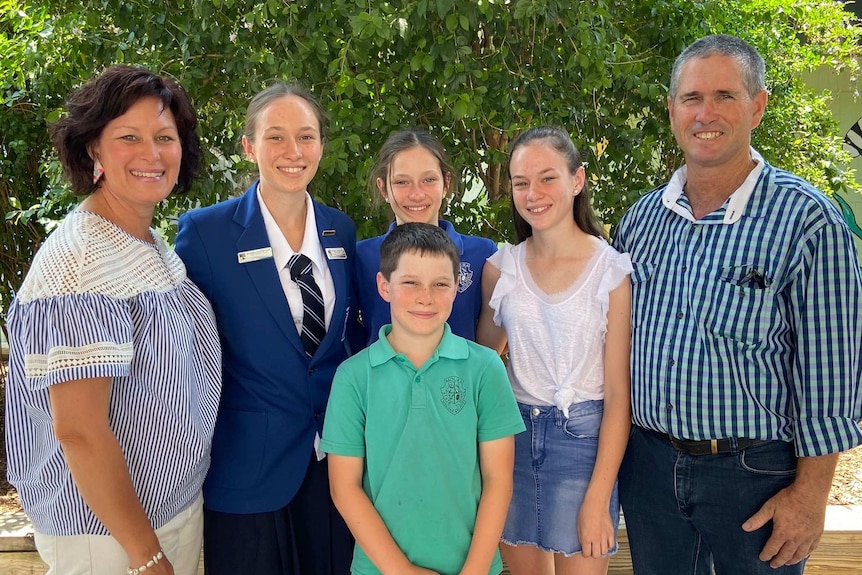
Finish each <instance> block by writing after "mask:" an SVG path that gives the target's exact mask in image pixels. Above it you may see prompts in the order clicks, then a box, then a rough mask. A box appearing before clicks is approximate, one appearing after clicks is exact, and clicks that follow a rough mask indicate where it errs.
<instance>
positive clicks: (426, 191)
mask: <svg viewBox="0 0 862 575" xmlns="http://www.w3.org/2000/svg"><path fill="white" fill-rule="evenodd" d="M454 173H455V172H454V170H453V169H452V166H451V165H450V164H449V161H448V159H447V157H446V151H445V150H444V149H443V146H442V145H441V144H440V142H439V141H438V140H437V138H435V137H434V136H432V135H431V134H429V133H428V132H425V131H422V130H399V131H397V132H393V133H392V134H390V136H389V138H387V140H386V142H385V143H384V144H383V146H382V147H381V148H380V151H379V152H378V154H377V161H376V162H375V164H374V166H373V168H372V169H371V172H370V174H369V186H370V187H371V189H372V191H375V192H378V193H380V195H381V197H382V198H383V200H384V201H385V202H386V203H388V204H389V206H390V208H391V209H392V213H393V215H394V216H395V221H394V222H392V224H391V225H390V226H389V229H388V230H387V231H386V233H385V234H383V235H380V236H377V237H374V238H370V239H367V240H363V241H361V242H358V243H357V244H356V266H357V284H358V289H359V306H360V309H361V310H362V321H363V324H364V325H365V330H366V336H367V342H366V343H367V344H368V345H370V344H371V343H373V342H375V341H377V338H378V332H379V331H380V328H381V327H382V326H383V325H385V324H388V323H390V321H389V320H390V317H389V304H388V303H386V302H385V301H383V299H382V298H381V297H380V295H379V294H378V293H377V282H376V277H377V272H378V271H379V270H380V244H381V243H383V240H384V238H385V237H386V236H387V235H388V234H389V232H390V231H392V230H393V229H394V228H395V226H398V225H401V224H403V223H405V222H423V223H427V224H436V225H438V226H440V227H441V228H443V230H445V231H446V233H447V234H448V235H449V237H450V238H451V239H452V241H453V242H455V245H456V246H457V247H458V251H459V252H460V254H461V262H460V269H459V277H458V293H457V295H456V297H455V304H454V306H453V308H452V315H451V316H450V317H449V326H450V327H451V329H452V332H453V333H454V334H456V335H459V336H461V337H464V338H467V339H469V340H472V341H475V339H476V323H477V322H478V319H479V312H480V311H481V310H482V285H481V284H482V282H481V277H482V268H483V266H484V265H485V260H486V259H487V258H488V257H489V256H491V255H492V254H493V253H494V252H496V251H497V246H496V244H494V242H492V241H491V240H489V239H487V238H480V237H476V236H468V235H463V234H459V233H458V232H456V231H455V228H454V227H453V226H452V224H451V223H450V222H448V221H446V220H442V219H439V218H440V208H441V206H442V205H443V199H444V198H445V197H446V196H447V195H448V193H449V191H450V189H451V187H452V182H453V175H454Z"/></svg>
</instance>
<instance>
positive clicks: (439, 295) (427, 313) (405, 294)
mask: <svg viewBox="0 0 862 575" xmlns="http://www.w3.org/2000/svg"><path fill="white" fill-rule="evenodd" d="M456 290H457V284H456V283H455V275H454V273H453V270H452V260H450V259H449V258H448V257H447V256H445V255H442V254H437V255H432V254H426V255H419V252H418V251H415V252H405V253H403V254H401V257H400V258H399V259H398V265H397V266H396V268H395V270H394V271H393V272H392V274H391V275H390V277H389V279H388V280H387V279H386V278H385V277H383V274H381V273H378V274H377V291H378V292H379V293H380V297H382V298H383V299H384V300H386V301H387V302H389V308H390V313H391V316H392V334H393V335H395V336H396V337H398V336H400V335H405V336H413V337H415V336H420V337H421V336H436V335H439V334H440V332H441V331H442V329H443V324H444V323H445V322H446V320H447V319H449V314H450V313H452V303H453V302H454V301H455V293H456Z"/></svg>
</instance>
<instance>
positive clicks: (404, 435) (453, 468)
mask: <svg viewBox="0 0 862 575" xmlns="http://www.w3.org/2000/svg"><path fill="white" fill-rule="evenodd" d="M391 329H392V327H391V325H388V324H387V325H385V326H383V327H382V328H381V329H380V339H378V340H377V341H376V342H374V343H373V344H372V345H371V346H370V347H368V348H366V349H365V350H363V351H361V352H360V353H358V354H357V355H355V356H353V357H351V358H350V359H348V360H347V361H345V362H344V363H342V364H341V366H340V367H339V368H338V371H337V372H336V374H335V379H334V381H333V383H332V394H331V395H330V397H329V404H328V406H327V409H326V421H325V424H324V427H323V440H322V441H321V443H320V447H321V449H322V450H323V451H326V452H328V453H334V454H337V455H347V456H351V457H364V458H365V470H364V472H363V476H362V486H363V489H364V490H365V493H367V494H368V497H369V499H371V502H372V503H373V504H374V507H375V508H376V509H377V512H378V513H379V514H380V516H381V517H382V518H383V522H384V523H385V524H386V527H387V528H388V529H389V532H390V533H391V534H392V537H393V539H395V542H396V543H397V544H398V546H399V547H400V548H401V550H402V551H403V552H404V554H405V555H406V556H407V558H408V559H409V560H410V561H411V562H412V563H413V564H415V565H419V566H422V567H425V568H428V569H432V570H434V571H437V572H438V573H440V574H441V575H457V573H458V572H459V571H460V570H461V567H463V565H464V561H465V560H466V558H467V551H468V550H469V548H470V542H471V540H472V537H473V526H474V525H475V523H476V511H477V509H478V506H479V497H480V495H481V493H482V477H481V473H480V470H479V451H478V444H479V442H482V441H492V440H495V439H500V438H502V437H507V436H510V435H514V434H516V433H520V432H521V431H524V422H523V420H522V419H521V415H520V413H519V411H518V406H517V403H516V402H515V397H514V395H513V394H512V388H511V386H510V385H509V380H508V377H507V376H506V369H505V367H504V366H503V362H502V361H500V358H499V357H498V356H497V354H496V353H494V352H493V351H492V350H490V349H488V348H486V347H483V346H481V345H478V344H476V343H473V342H472V341H468V340H466V339H464V338H461V337H458V336H456V335H453V334H452V332H451V330H450V329H449V326H448V325H446V326H445V332H444V334H443V338H442V340H441V341H440V345H439V346H438V347H437V349H436V351H435V352H434V355H432V356H431V358H430V359H429V360H428V361H426V362H425V364H424V365H423V366H422V367H420V368H419V369H416V368H415V367H414V366H413V364H412V363H411V362H410V360H408V359H407V358H406V357H405V356H404V355H403V354H399V353H396V352H395V350H393V349H392V346H391V345H389V342H388V341H387V339H386V336H387V335H388V334H389V332H390V331H391ZM351 570H352V572H353V573H354V574H355V575H378V574H379V573H380V571H379V570H378V569H377V568H376V567H375V566H374V565H373V564H372V563H371V561H370V560H369V559H368V557H367V556H366V555H365V553H364V552H363V551H362V549H361V548H360V547H359V545H357V546H356V549H355V550H354V553H353V565H352V568H351ZM501 570H502V563H501V561H500V556H499V553H497V554H496V556H495V557H494V562H493V564H492V565H491V569H490V571H489V573H490V574H491V575H496V574H497V573H500V571H501Z"/></svg>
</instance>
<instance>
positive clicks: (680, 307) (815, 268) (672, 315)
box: [614, 150, 862, 457]
mask: <svg viewBox="0 0 862 575" xmlns="http://www.w3.org/2000/svg"><path fill="white" fill-rule="evenodd" d="M752 157H753V158H754V159H755V160H758V161H759V162H760V164H761V165H760V166H758V167H757V168H755V170H754V172H753V173H752V176H751V177H750V178H749V180H747V181H746V183H744V184H743V185H742V186H741V187H740V189H739V190H737V192H736V193H735V194H734V195H733V196H731V197H730V198H729V199H728V200H727V201H726V202H725V204H724V206H722V207H721V208H719V209H718V210H716V211H715V212H713V213H711V214H709V215H707V216H706V217H704V218H703V219H701V220H698V221H692V220H693V218H692V217H691V210H690V205H689V203H688V200H687V198H686V197H685V194H684V193H682V185H683V184H684V179H685V167H683V168H681V169H680V170H679V171H678V172H677V173H676V174H674V177H673V179H672V180H671V182H670V183H669V184H666V185H664V186H661V187H659V188H658V189H656V190H654V191H652V192H650V193H649V194H647V195H645V196H644V197H643V198H641V199H640V200H639V201H638V202H637V203H636V204H635V205H634V206H633V207H632V208H631V209H630V210H629V212H628V213H627V214H626V215H625V217H624V218H623V220H622V222H621V223H620V225H619V228H618V230H617V232H616V237H615V240H614V247H615V248H616V249H617V250H619V251H621V252H628V253H629V254H630V255H631V257H632V261H633V263H634V272H633V274H632V284H633V295H632V298H633V301H632V410H633V418H634V422H635V423H636V424H637V425H640V426H642V427H646V428H649V429H653V430H656V431H660V432H665V433H669V434H671V435H673V436H674V437H678V438H685V439H694V440H702V439H716V438H724V437H748V438H752V439H772V440H783V441H793V442H795V446H796V452H797V454H798V455H799V456H800V457H807V456H816V455H824V454H828V453H835V452H838V451H844V450H847V449H850V448H852V447H854V446H855V445H858V444H859V443H860V442H862V434H860V431H859V428H858V427H857V425H856V421H858V420H859V419H860V417H862V404H860V397H859V395H860V394H859V387H860V378H862V273H860V268H859V264H858V263H857V259H856V248H855V246H854V244H853V239H852V237H851V235H850V231H849V230H848V229H847V226H846V225H845V223H844V221H843V220H842V219H841V216H840V215H839V213H838V211H837V210H836V209H835V208H834V207H833V206H832V204H831V203H830V202H829V200H828V199H827V198H826V197H825V196H824V195H823V194H822V193H821V192H819V191H818V190H816V189H814V188H813V187H812V186H811V185H810V184H809V183H807V182H805V181H804V180H802V179H800V178H799V177H797V176H794V175H793V174H790V173H788V172H785V171H783V170H778V169H776V168H773V167H772V166H770V165H768V164H766V163H765V162H764V161H763V159H762V158H761V157H760V155H759V154H757V152H755V151H754V150H752ZM749 194H750V197H748V196H749ZM736 210H739V211H738V212H737V213H733V212H734V211H736Z"/></svg>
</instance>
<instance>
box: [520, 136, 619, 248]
mask: <svg viewBox="0 0 862 575" xmlns="http://www.w3.org/2000/svg"><path fill="white" fill-rule="evenodd" d="M536 140H542V142H543V143H545V144H547V145H548V146H550V147H551V148H553V149H554V150H556V151H557V152H559V153H560V154H562V156H563V157H564V158H565V159H566V164H567V165H568V167H569V173H571V174H575V173H576V172H577V171H578V168H580V167H582V166H583V165H584V163H583V162H582V161H581V154H580V153H579V152H578V149H577V148H576V147H575V143H574V142H572V139H571V138H570V137H569V135H568V134H567V133H566V132H565V131H563V130H562V129H560V128H556V127H554V126H538V127H535V128H530V129H529V130H527V131H525V132H521V134H520V135H518V137H517V138H515V139H514V141H512V146H511V147H510V148H509V166H510V168H509V180H510V182H511V180H512V171H511V164H512V156H513V155H514V154H515V150H517V149H518V148H520V147H522V146H526V145H527V144H530V143H532V142H534V141H536ZM509 199H510V200H511V202H512V219H513V220H514V223H515V236H516V237H517V239H518V243H520V242H523V241H524V240H526V239H527V238H529V237H530V236H532V235H533V228H532V226H530V224H528V223H527V222H526V220H524V218H522V217H521V214H519V213H518V210H517V209H516V208H515V197H514V195H512V194H510V195H509ZM572 217H573V218H574V220H575V223H576V224H578V227H579V228H581V229H582V230H583V231H584V232H586V233H588V234H590V235H593V236H596V237H599V238H604V239H607V234H605V230H604V228H602V226H601V224H600V223H599V220H598V218H597V217H596V214H595V212H594V211H593V207H592V205H590V189H589V185H588V183H587V180H586V179H584V188H583V189H582V190H581V193H579V194H578V195H577V196H575V199H574V202H573V203H572Z"/></svg>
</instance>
